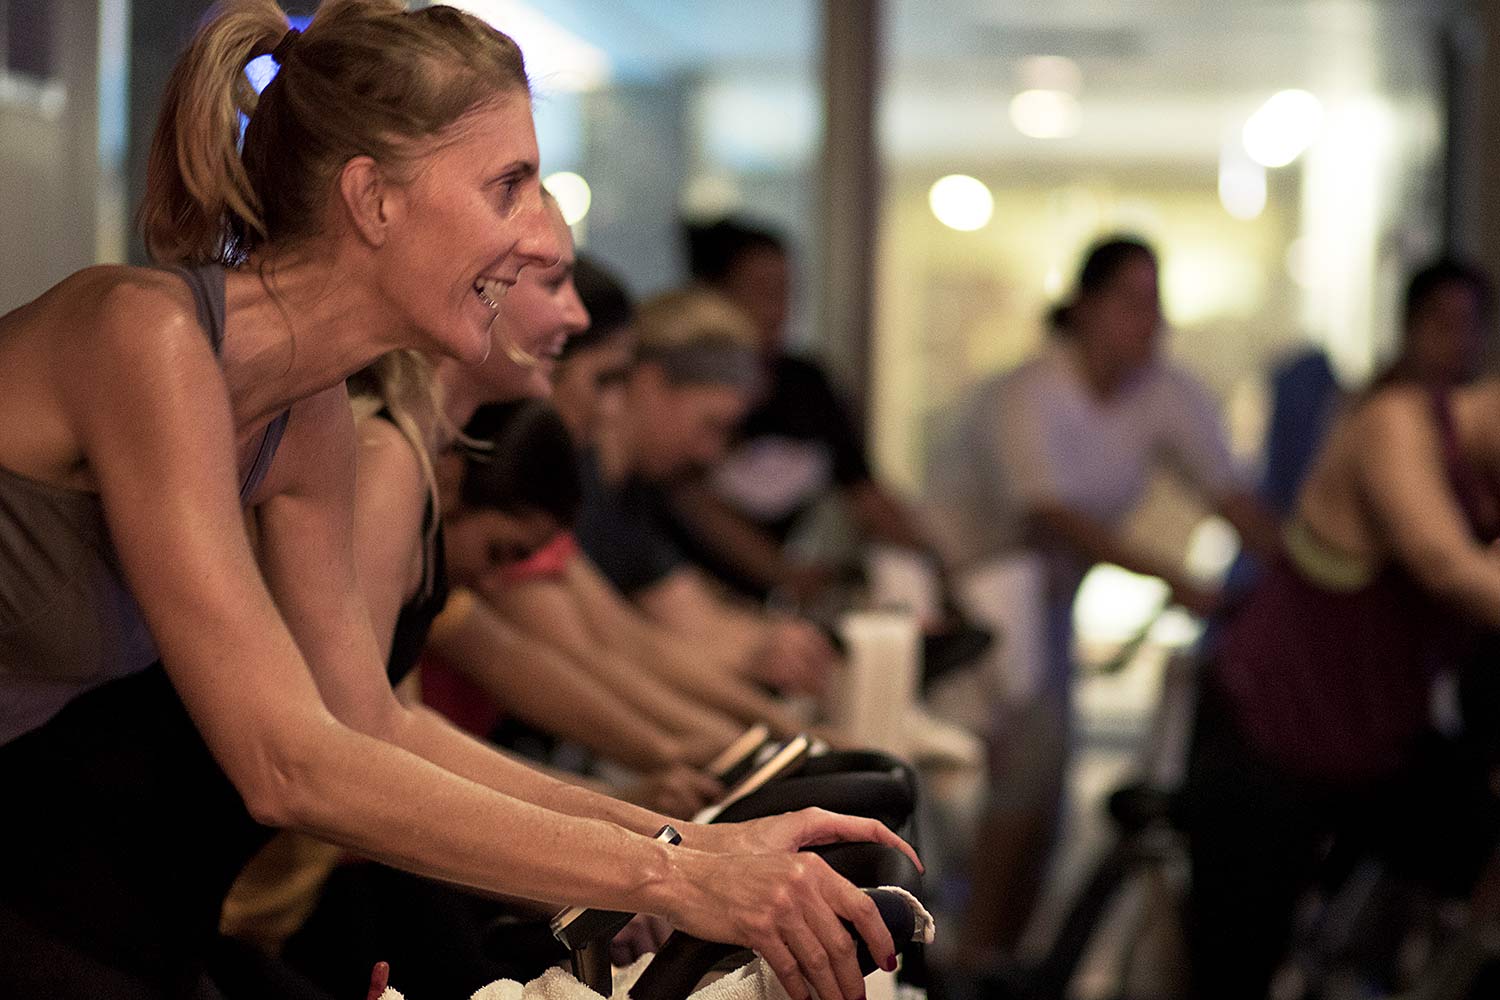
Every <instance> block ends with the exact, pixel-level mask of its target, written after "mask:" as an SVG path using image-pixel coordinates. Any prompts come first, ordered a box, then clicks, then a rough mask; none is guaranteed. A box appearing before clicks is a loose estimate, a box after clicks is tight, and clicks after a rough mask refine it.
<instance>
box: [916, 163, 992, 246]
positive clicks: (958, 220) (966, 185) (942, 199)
mask: <svg viewBox="0 0 1500 1000" xmlns="http://www.w3.org/2000/svg"><path fill="white" fill-rule="evenodd" d="M927 204H928V205H929V206H930V207H931V208H932V214H933V215H935V216H937V220H938V221H939V222H941V223H942V224H943V225H945V226H947V227H948V228H949V229H957V230H958V231H959V232H961V233H969V232H973V231H974V230H976V229H983V228H984V227H985V226H987V225H988V224H989V221H990V217H991V216H993V215H994V214H995V196H994V195H992V194H990V189H989V188H987V187H985V185H984V182H983V181H981V180H977V179H975V178H973V177H969V176H967V175H965V174H949V175H948V176H947V177H943V178H940V179H939V180H938V181H937V182H936V183H935V184H933V185H932V189H931V190H930V191H928V192H927Z"/></svg>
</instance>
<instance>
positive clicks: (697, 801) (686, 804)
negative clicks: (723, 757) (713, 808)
mask: <svg viewBox="0 0 1500 1000" xmlns="http://www.w3.org/2000/svg"><path fill="white" fill-rule="evenodd" d="M723 794H724V786H723V785H721V784H719V782H718V781H716V780H714V779H713V778H711V777H709V776H708V775H706V774H704V773H703V772H702V771H695V770H693V769H692V768H690V767H684V766H682V765H681V764H678V765H675V766H673V767H670V768H668V769H666V770H664V771H656V772H654V773H652V774H647V775H644V776H642V777H641V779H640V780H638V781H637V782H635V783H634V784H633V785H629V786H627V787H626V788H624V789H622V790H621V792H620V798H622V799H624V800H625V801H626V802H633V803H634V804H636V805H638V806H641V807H643V808H646V809H654V810H655V811H656V812H659V813H665V814H667V815H668V816H672V817H675V818H677V819H691V818H692V817H693V815H694V814H695V813H697V812H698V810H700V809H702V808H703V807H704V806H706V805H708V804H710V803H712V802H716V801H718V799H719V798H721V797H722V796H723Z"/></svg>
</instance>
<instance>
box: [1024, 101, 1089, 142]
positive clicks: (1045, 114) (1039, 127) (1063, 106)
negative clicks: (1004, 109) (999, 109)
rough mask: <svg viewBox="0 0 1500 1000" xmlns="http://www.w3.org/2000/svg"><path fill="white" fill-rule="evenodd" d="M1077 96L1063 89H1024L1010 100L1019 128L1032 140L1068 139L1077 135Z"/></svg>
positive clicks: (1078, 110)
mask: <svg viewBox="0 0 1500 1000" xmlns="http://www.w3.org/2000/svg"><path fill="white" fill-rule="evenodd" d="M1079 115H1080V109H1079V106H1078V98H1076V97H1074V96H1073V95H1072V94H1070V93H1068V92H1067V91H1064V90H1023V91H1021V92H1020V93H1019V94H1017V95H1016V96H1015V97H1013V98H1011V102H1010V120H1011V124H1013V125H1015V127H1016V131H1017V132H1020V133H1021V134H1022V135H1024V136H1028V137H1030V138H1032V139H1066V138H1068V137H1069V136H1072V135H1076V134H1078V119H1079Z"/></svg>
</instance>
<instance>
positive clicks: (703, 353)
mask: <svg viewBox="0 0 1500 1000" xmlns="http://www.w3.org/2000/svg"><path fill="white" fill-rule="evenodd" d="M634 337H635V340H636V348H635V355H634V358H633V361H632V362H631V365H630V368H629V371H628V374H627V376H626V379H625V383H624V386H623V395H622V397H621V399H622V401H623V406H622V407H621V408H620V412H619V415H618V420H617V421H616V422H614V424H613V426H605V427H602V428H600V432H599V435H600V436H599V438H598V440H597V441H596V442H595V446H594V448H593V449H591V450H589V451H586V452H585V459H584V461H583V465H582V467H583V479H584V504H583V512H582V515H581V517H580V518H579V523H578V527H577V534H578V541H579V543H580V545H581V546H582V548H583V551H584V552H585V553H586V554H587V555H588V556H589V558H590V561H591V562H592V563H593V564H594V565H595V566H597V567H598V568H599V570H600V571H602V573H603V575H604V577H605V578H606V579H607V580H608V581H609V583H610V584H611V585H612V587H613V588H614V589H615V590H617V591H619V592H620V593H623V594H624V595H626V596H627V597H629V598H630V599H631V600H632V601H633V602H634V603H635V604H636V605H637V606H638V607H639V608H640V609H641V610H642V611H643V612H644V613H645V615H646V617H647V618H649V619H650V620H651V621H653V622H654V623H655V624H657V625H658V626H661V627H664V628H666V629H668V630H670V631H671V632H673V633H675V634H676V635H678V636H680V637H683V638H686V639H689V640H692V641H693V642H695V643H696V644H697V648H699V649H700V650H706V651H710V655H712V656H714V657H715V660H716V661H717V662H722V663H726V664H727V665H729V666H730V667H731V668H732V669H734V670H736V671H738V672H740V673H742V674H744V675H745V676H748V677H752V678H754V679H755V680H757V681H759V682H762V683H766V684H769V685H771V686H772V687H775V688H777V689H780V690H783V691H790V692H799V693H820V692H821V691H822V689H823V687H824V685H825V683H826V681H827V679H828V676H829V673H830V671H832V670H833V669H835V668H836V667H837V666H838V664H839V659H838V656H837V654H836V652H835V651H834V649H833V647H832V646H831V645H830V643H829V642H828V640H827V638H826V637H825V636H824V635H823V634H822V633H821V632H820V631H818V629H817V628H815V627H814V626H812V625H811V624H809V623H807V622H804V621H800V620H798V619H795V618H789V617H784V616H780V615H767V614H764V613H761V612H758V611H755V610H753V609H751V608H749V607H746V606H742V605H740V604H739V603H737V602H734V601H732V600H728V599H726V598H725V597H724V596H723V595H722V594H720V593H719V591H718V589H717V588H716V587H715V586H714V584H713V582H712V581H711V580H709V579H708V578H707V577H705V576H704V575H703V574H702V573H701V572H699V571H698V570H697V569H695V568H694V567H693V566H692V564H691V563H689V562H688V560H687V559H686V558H685V557H684V555H683V554H682V551H681V549H680V547H679V546H678V544H677V542H676V541H675V540H674V539H673V537H672V534H671V528H670V524H671V515H670V511H669V506H668V500H667V496H666V490H667V489H668V488H670V486H671V485H672V484H673V483H675V482H677V481H679V480H680V479H681V478H682V477H684V476H688V475H693V474H697V473H699V472H701V470H702V469H703V468H705V467H707V466H709V465H711V464H712V463H714V462H715V461H717V460H718V459H719V458H720V457H721V456H722V455H723V452H724V448H725V447H726V445H727V443H728V440H729V436H730V434H731V433H732V432H733V429H734V427H735V426H737V425H738V423H739V421H740V420H741V419H742V418H743V416H744V413H745V410H746V408H747V407H748V406H749V405H750V402H751V400H752V399H753V398H754V395H755V393H756V391H757V388H758V386H759V383H760V379H761V368H760V361H759V354H758V352H757V349H756V339H755V332H754V327H753V326H752V325H751V323H750V321H749V320H748V319H747V318H746V317H745V315H744V314H743V313H742V312H741V311H740V310H739V309H737V308H736V307H735V306H734V305H733V304H731V303H730V302H729V301H728V300H726V299H725V298H723V297H722V296H720V295H718V294H717V293H715V292H712V291H708V290H706V289H694V290H690V291H685V292H680V293H674V294H671V295H666V296H660V297H658V298H656V299H654V300H652V301H650V302H648V303H646V304H645V305H644V306H642V308H641V309H640V310H639V312H638V314H637V316H636V321H635V323H634ZM565 368H566V365H565ZM568 378H569V376H568V373H567V372H566V371H564V373H563V375H562V382H563V383H565V382H567V381H568ZM560 386H561V383H560ZM565 395H566V393H564V396H565ZM559 402H560V404H561V406H562V408H563V412H564V414H565V415H566V414H568V413H570V412H572V413H575V414H576V413H577V412H579V411H580V410H582V409H586V407H584V408H580V407H577V406H576V405H575V406H570V405H569V403H568V402H564V401H563V396H560V398H559ZM596 415H597V411H596ZM714 651H716V652H714Z"/></svg>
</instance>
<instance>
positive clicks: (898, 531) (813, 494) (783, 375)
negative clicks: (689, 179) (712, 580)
mask: <svg viewBox="0 0 1500 1000" xmlns="http://www.w3.org/2000/svg"><path fill="white" fill-rule="evenodd" d="M686 238H687V249H688V260H689V267H690V270H691V272H692V277H693V280H694V281H695V282H698V283H700V284H702V285H704V286H706V287H709V288H712V289H714V290H715V291H717V292H720V293H721V294H723V295H724V296H725V297H726V298H727V299H729V300H730V301H731V302H733V303H734V304H735V305H736V306H738V307H739V308H740V309H742V310H743V311H744V313H745V315H746V316H748V317H749V318H750V319H751V321H752V322H753V324H754V328H755V334H756V339H757V344H758V347H759V350H760V359H761V364H762V365H763V367H764V372H765V375H764V384H763V386H762V390H761V392H760V393H759V394H758V395H757V397H756V399H755V401H754V404H753V405H752V407H751V409H750V411H749V412H748V413H747V414H746V415H745V419H744V421H743V422H742V423H741V424H740V426H739V427H738V428H737V429H736V430H735V432H734V437H733V442H732V444H731V446H730V449H729V451H728V453H727V454H726V456H725V458H724V459H723V461H721V462H719V463H717V464H716V465H715V467H714V468H713V469H712V471H711V472H710V473H709V475H708V476H706V477H700V478H695V479H690V480H686V481H684V482H682V483H679V484H677V486H676V488H674V490H673V495H672V501H673V510H674V512H675V513H676V515H677V518H678V519H679V521H680V523H681V528H682V531H681V535H680V538H681V540H682V541H683V543H684V546H685V548H686V549H687V550H688V554H689V555H690V556H691V557H692V558H694V559H695V560H696V561H699V562H700V563H701V564H702V565H704V566H705V568H707V569H708V570H709V571H710V572H712V573H713V574H714V575H716V576H718V577H720V578H721V579H723V580H725V581H726V582H727V583H729V584H730V585H731V586H733V587H735V588H736V589H738V590H741V591H743V592H744V593H746V594H749V595H751V596H754V597H759V598H763V597H765V596H766V595H767V594H769V593H771V592H772V591H781V592H784V593H787V594H789V595H790V596H792V597H794V598H796V599H798V600H800V601H802V602H804V603H805V602H807V601H810V600H811V599H812V598H814V597H816V596H817V595H818V594H819V593H820V592H822V591H823V590H824V588H826V587H827V586H828V585H830V584H831V583H833V582H834V578H835V576H836V571H835V569H834V568H833V567H831V566H828V565H825V564H822V563H813V562H808V561H805V560H802V559H799V558H798V557H797V556H796V555H795V554H794V553H792V552H791V551H789V549H788V546H787V542H788V540H789V539H790V538H791V537H792V535H793V533H794V532H795V530H796V529H797V527H798V526H799V524H800V523H801V522H802V519H803V518H804V517H805V516H806V515H807V514H808V513H809V512H810V511H811V510H812V509H813V508H814V506H815V505H817V504H818V503H819V502H821V501H822V500H824V499H826V498H828V497H830V496H833V495H835V494H836V495H838V496H839V497H841V498H842V499H844V500H846V501H847V504H848V509H849V511H850V512H851V513H852V514H853V516H854V522H855V524H856V526H857V527H858V529H859V530H860V532H861V533H862V534H863V535H864V536H865V537H866V538H869V539H872V540H875V541H879V542H885V543H887V544H890V545H893V546H897V547H899V548H902V549H907V550H913V551H916V552H920V553H928V552H930V551H931V548H930V546H929V545H928V544H927V542H926V540H925V538H924V537H923V535H922V533H921V531H920V529H919V527H918V523H917V521H916V519H915V518H914V517H913V516H912V514H911V512H910V511H909V510H908V508H907V507H906V505H905V504H903V503H902V502H901V501H900V500H898V499H897V498H896V497H895V495H894V494H893V493H892V492H891V491H890V490H889V489H887V488H886V487H884V486H882V485H881V484H880V483H879V482H878V481H877V480H876V478H875V476H874V474H873V472H872V471H871V468H870V462H869V458H868V456H867V455H866V453H865V446H864V433H863V431H862V430H861V428H860V426H859V422H858V421H857V420H856V419H855V418H854V416H853V415H852V414H851V412H850V410H849V408H848V407H847V406H846V405H845V404H844V402H843V401H842V400H841V399H840V398H839V396H838V394H837V393H836V392H835V391H834V388H833V385H832V383H831V382H830V381H829V379H828V376H827V375H826V374H825V372H824V371H823V369H822V367H820V366H819V365H818V364H817V363H816V362H814V361H812V360H810V359H808V358H804V357H797V356H793V355H790V354H788V353H787V352H786V343H785V339H786V322H787V312H788V308H789V304H790V298H791V285H792V275H791V261H790V259H789V255H788V252H787V247H786V243H785V241H784V240H783V238H782V237H781V236H780V235H779V234H777V233H775V232H772V231H771V230H769V229H765V228H761V227H758V226H753V225H749V224H746V223H744V222H740V221H736V220H733V219H722V220H720V221H718V222H715V223H713V224H711V225H688V226H687V227H686ZM931 565H932V568H933V570H934V571H937V572H938V573H939V579H938V583H939V586H940V589H942V590H943V591H944V593H945V594H946V585H945V581H944V580H943V579H942V577H941V564H940V562H939V561H938V560H936V559H935V558H934V559H932V560H931Z"/></svg>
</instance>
